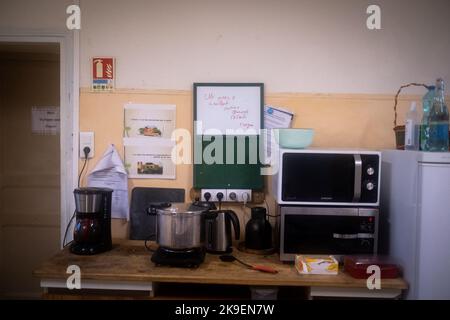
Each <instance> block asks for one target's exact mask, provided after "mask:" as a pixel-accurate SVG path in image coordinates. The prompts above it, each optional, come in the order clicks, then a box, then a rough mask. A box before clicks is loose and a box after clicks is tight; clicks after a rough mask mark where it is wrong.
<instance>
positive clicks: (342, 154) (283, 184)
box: [272, 149, 381, 206]
mask: <svg viewBox="0 0 450 320" xmlns="http://www.w3.org/2000/svg"><path fill="white" fill-rule="evenodd" d="M380 170H381V153H380V152H377V151H355V150H315V149H301V150H293V149H279V158H278V170H277V173H276V174H275V177H274V179H273V180H272V181H273V183H274V187H273V188H274V195H275V198H276V201H277V203H278V204H280V205H326V206H328V205H329V206H378V205H379V197H380Z"/></svg>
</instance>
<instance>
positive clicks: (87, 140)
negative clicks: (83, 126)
mask: <svg viewBox="0 0 450 320" xmlns="http://www.w3.org/2000/svg"><path fill="white" fill-rule="evenodd" d="M85 147H89V148H90V149H91V151H90V152H89V154H88V158H89V159H90V158H93V157H94V132H92V131H89V132H88V131H85V132H80V158H81V159H84V148H85Z"/></svg>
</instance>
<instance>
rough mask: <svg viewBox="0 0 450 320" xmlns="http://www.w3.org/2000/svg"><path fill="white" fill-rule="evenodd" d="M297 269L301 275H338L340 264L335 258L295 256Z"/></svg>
mask: <svg viewBox="0 0 450 320" xmlns="http://www.w3.org/2000/svg"><path fill="white" fill-rule="evenodd" d="M295 268H296V269H297V271H298V272H299V273H300V274H329V275H337V274H338V269H339V263H338V262H337V260H336V259H335V258H334V257H333V256H303V255H297V256H295Z"/></svg>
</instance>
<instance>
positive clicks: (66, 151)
mask: <svg viewBox="0 0 450 320" xmlns="http://www.w3.org/2000/svg"><path fill="white" fill-rule="evenodd" d="M79 39H80V36H79V31H77V30H74V31H70V32H64V33H39V34H37V33H32V32H31V33H10V34H1V33H0V42H23V43H27V42H29V43H39V42H45V43H59V46H60V119H61V124H60V126H61V131H60V183H61V185H60V192H61V195H60V198H61V212H60V246H61V247H62V245H63V241H64V234H65V230H66V226H67V224H68V223H69V222H70V219H71V217H72V215H73V213H74V211H75V203H74V201H73V190H74V189H75V188H76V187H77V180H78V179H77V178H78V152H77V150H78V148H79V146H78V136H79V109H80V107H79V100H80V95H79V92H80V83H79V79H80V77H79V48H80V40H79ZM70 240H72V232H68V234H67V239H66V242H68V241H70Z"/></svg>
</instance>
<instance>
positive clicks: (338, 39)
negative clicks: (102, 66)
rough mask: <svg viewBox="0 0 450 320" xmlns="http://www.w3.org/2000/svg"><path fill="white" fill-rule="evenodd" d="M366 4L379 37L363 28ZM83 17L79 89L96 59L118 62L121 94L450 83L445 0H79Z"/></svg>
mask: <svg viewBox="0 0 450 320" xmlns="http://www.w3.org/2000/svg"><path fill="white" fill-rule="evenodd" d="M372 3H377V4H380V6H381V9H382V28H383V29H382V30H380V31H369V30H368V29H367V28H366V18H367V14H366V8H367V6H368V5H369V4H372ZM81 9H82V30H81V86H82V87H87V86H89V81H90V58H91V57H92V56H95V55H111V56H115V57H116V58H117V87H119V88H143V89H186V90H190V89H191V86H192V82H196V81H258V82H264V83H265V84H266V88H267V90H268V91H270V92H291V91H294V92H330V93H340V92H345V93H394V92H395V91H396V89H397V88H398V87H399V85H400V84H403V83H406V82H410V81H424V82H427V83H430V82H434V79H435V78H436V77H437V76H443V77H444V78H445V79H448V81H450V70H449V69H450V68H449V62H450V41H449V39H450V38H449V34H450V24H449V23H448V16H449V13H450V1H448V0H431V1H423V0H395V1H392V0H378V1H369V0H340V1H336V0H227V1H223V0H189V1H186V0H164V1H162V0H131V1H119V0H95V1H92V0H81ZM409 92H413V90H411V91H409ZM417 92H419V93H421V92H423V91H422V90H420V89H419V91H417Z"/></svg>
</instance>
